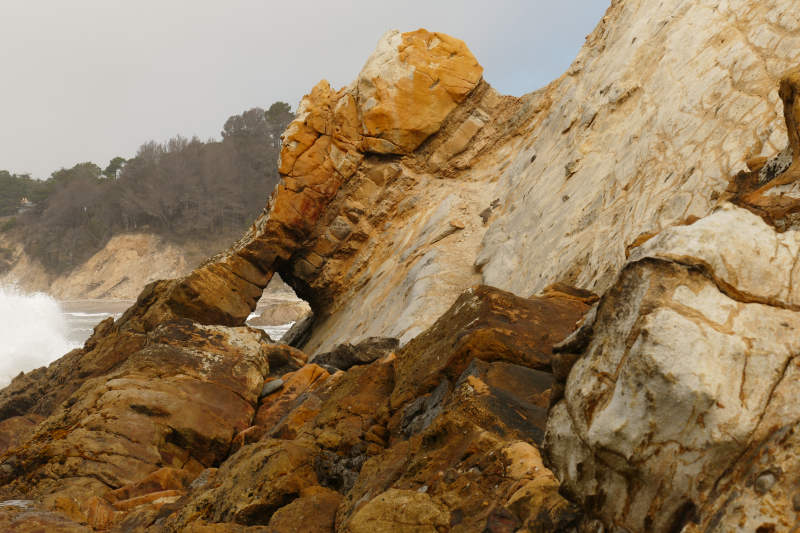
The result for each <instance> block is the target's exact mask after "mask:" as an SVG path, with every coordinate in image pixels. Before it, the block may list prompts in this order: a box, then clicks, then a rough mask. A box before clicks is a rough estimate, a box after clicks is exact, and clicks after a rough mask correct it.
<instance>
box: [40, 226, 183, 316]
mask: <svg viewBox="0 0 800 533" xmlns="http://www.w3.org/2000/svg"><path fill="white" fill-rule="evenodd" d="M187 272H189V265H188V264H187V263H186V259H185V257H184V255H183V252H182V251H181V250H180V248H178V247H177V246H175V245H173V244H170V243H167V242H164V240H163V239H162V238H161V237H158V236H156V235H150V234H135V233H134V234H123V235H116V236H114V237H112V238H111V240H109V241H108V244H106V245H105V246H104V247H103V249H102V250H100V251H99V252H98V253H96V254H95V255H94V256H92V257H91V259H89V260H88V261H87V262H85V263H84V264H82V265H81V266H80V267H79V268H78V269H76V270H75V271H73V272H70V273H69V274H67V275H61V276H59V277H58V278H56V279H55V280H54V281H53V283H52V284H51V285H50V290H49V292H50V294H52V295H53V296H54V297H55V298H58V299H59V300H76V299H105V298H116V299H123V300H126V299H134V298H136V297H137V296H138V295H139V293H140V292H141V290H142V287H144V286H145V285H147V284H149V283H152V282H154V281H156V280H158V279H164V278H176V277H180V276H183V275H185V274H186V273H187Z"/></svg>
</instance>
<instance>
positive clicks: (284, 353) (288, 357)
mask: <svg viewBox="0 0 800 533" xmlns="http://www.w3.org/2000/svg"><path fill="white" fill-rule="evenodd" d="M264 352H265V355H266V357H267V362H268V363H269V377H270V378H278V377H281V376H284V375H286V374H288V373H290V372H294V371H296V370H300V369H301V368H303V367H304V366H305V364H306V362H308V356H307V355H306V354H304V353H303V352H301V351H300V350H297V349H295V348H292V347H291V346H287V345H286V344H275V345H270V346H266V347H265V348H264ZM265 386H266V384H265ZM266 394H267V393H265V392H264V391H263V390H262V392H261V396H262V397H263V396H266Z"/></svg>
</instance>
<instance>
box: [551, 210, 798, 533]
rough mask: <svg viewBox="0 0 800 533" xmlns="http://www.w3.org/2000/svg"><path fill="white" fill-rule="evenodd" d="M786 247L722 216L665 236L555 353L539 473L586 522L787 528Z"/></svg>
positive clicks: (790, 241) (791, 382)
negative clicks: (546, 473)
mask: <svg viewBox="0 0 800 533" xmlns="http://www.w3.org/2000/svg"><path fill="white" fill-rule="evenodd" d="M799 243H800V235H799V234H797V233H795V232H787V233H783V234H778V233H775V231H774V229H772V228H770V227H769V226H767V225H766V224H764V223H763V222H762V221H761V220H760V219H759V218H758V217H756V216H755V215H752V214H750V213H748V212H747V211H744V210H741V209H737V208H735V207H733V206H731V205H727V206H726V207H724V208H723V209H722V210H720V211H718V212H716V213H715V214H713V215H711V216H710V217H708V218H706V219H703V220H701V221H699V222H696V223H695V224H693V225H692V226H687V227H677V228H671V229H668V230H665V231H663V232H662V233H661V234H660V235H658V236H657V237H655V238H654V239H652V240H650V241H648V242H647V243H645V244H643V245H642V246H641V247H639V248H637V249H636V250H635V251H634V252H633V254H632V255H631V258H630V260H629V261H628V263H627V265H626V266H625V268H624V269H623V271H622V273H621V274H620V276H619V278H618V280H617V281H616V282H615V283H614V284H613V285H612V286H611V288H609V290H608V291H607V293H606V294H605V295H604V296H603V298H602V300H601V301H600V304H599V306H598V307H597V309H596V313H595V312H593V314H592V315H591V316H590V317H589V318H588V319H587V321H586V323H585V324H584V325H583V326H582V328H581V329H580V330H578V331H577V332H576V333H575V334H574V335H573V336H572V337H571V338H570V339H568V340H567V341H566V342H565V343H564V345H563V346H561V347H560V348H559V349H560V350H561V351H562V352H564V353H562V354H560V355H559V356H558V357H557V359H559V360H560V363H561V364H565V365H567V367H570V366H571V371H570V370H569V368H566V372H565V373H566V374H567V375H568V379H567V380H566V390H565V392H564V395H563V399H561V400H560V401H557V402H556V403H555V405H554V406H553V407H552V409H551V411H550V418H549V420H548V423H547V434H546V438H545V444H546V450H547V457H548V461H549V464H550V466H551V467H552V468H553V470H554V472H555V473H556V475H557V477H558V478H559V480H560V481H561V483H562V489H561V490H562V492H564V493H565V494H568V495H569V496H570V498H571V499H573V501H575V502H578V503H580V504H581V505H582V506H583V507H584V509H585V510H586V511H587V512H588V514H589V515H590V516H592V517H595V518H599V519H600V520H602V521H603V522H604V523H605V525H606V527H607V528H609V529H610V530H614V529H616V528H624V529H625V530H627V531H630V532H645V531H647V532H652V533H657V532H671V531H707V532H712V531H733V530H736V531H739V530H742V531H762V530H763V531H771V530H772V529H769V528H770V527H774V528H775V529H774V530H775V531H778V530H781V529H784V528H789V527H791V526H792V525H793V524H794V523H795V522H796V512H795V510H794V507H793V505H794V504H793V498H794V494H795V491H796V487H797V483H798V475H800V465H798V464H797V460H796V446H797V443H796V438H795V434H796V432H797V427H796V426H797V420H800V417H798V415H800V413H798V412H797V407H796V405H797V403H796V402H795V401H794V399H793V398H794V397H796V395H797V394H798V380H797V376H796V374H798V369H800V367H798V363H797V361H796V357H795V355H796V354H797V353H798V351H799V350H800V336H799V335H798V333H797V332H798V331H800V314H799V313H798V311H799V310H800V307H799V306H798V305H799V304H800V300H798V294H797V289H796V287H797V285H796V283H795V282H794V281H793V280H794V278H795V277H796V276H797V272H796V264H797V260H798V257H800V244H799ZM556 377H558V376H556ZM770 524H772V526H770ZM684 528H685V529H684ZM740 528H741V529H740ZM759 528H761V529H759ZM765 528H766V529H765ZM787 530H788V529H787Z"/></svg>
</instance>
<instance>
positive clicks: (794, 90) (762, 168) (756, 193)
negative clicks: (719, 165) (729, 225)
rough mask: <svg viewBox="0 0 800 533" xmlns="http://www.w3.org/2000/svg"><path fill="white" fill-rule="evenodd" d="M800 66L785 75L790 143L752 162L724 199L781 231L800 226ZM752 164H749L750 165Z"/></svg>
mask: <svg viewBox="0 0 800 533" xmlns="http://www.w3.org/2000/svg"><path fill="white" fill-rule="evenodd" d="M798 92H800V69H795V70H793V71H792V72H790V73H788V74H787V75H785V76H784V77H783V79H782V80H781V83H780V96H781V99H782V100H783V109H784V120H785V121H786V129H787V130H788V132H789V146H787V147H786V150H784V151H783V152H782V153H780V154H778V156H777V157H775V158H773V159H771V160H767V159H766V158H762V159H761V160H759V161H753V162H752V164H753V167H752V168H749V172H748V171H742V172H740V173H739V174H737V175H736V177H735V178H734V179H733V180H732V181H731V183H730V184H729V185H728V188H727V190H726V191H725V192H726V194H725V195H723V196H722V198H721V200H724V201H730V202H732V203H734V204H736V205H738V206H741V207H744V208H746V209H748V210H750V211H752V212H753V213H755V214H757V215H759V216H760V217H761V218H762V219H764V221H765V222H767V223H768V224H770V225H772V226H774V227H775V228H777V229H778V230H779V231H787V230H797V229H800V201H798V200H800V188H798V187H799V186H798V184H797V182H798V180H800V133H798V131H800V130H799V129H800V97H798ZM748 166H749V165H748Z"/></svg>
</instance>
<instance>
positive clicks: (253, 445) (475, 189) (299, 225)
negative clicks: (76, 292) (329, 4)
mask: <svg viewBox="0 0 800 533" xmlns="http://www.w3.org/2000/svg"><path fill="white" fill-rule="evenodd" d="M798 20H800V6H798V5H797V4H796V3H792V2H788V1H787V2H780V1H778V0H775V1H771V2H760V3H749V4H748V3H743V2H700V1H688V0H687V1H682V0H672V1H669V2H660V1H659V2H656V1H653V0H617V1H615V2H613V4H612V6H611V7H610V8H609V10H608V12H607V14H606V16H605V17H604V18H603V20H602V21H601V22H600V24H599V25H598V26H597V28H596V29H595V31H594V32H593V33H592V34H590V35H589V36H588V38H587V42H586V45H585V46H584V48H583V49H582V51H581V53H580V55H579V57H578V59H577V60H576V61H575V63H574V64H573V65H572V67H571V68H570V69H569V71H568V72H567V73H565V74H564V76H562V77H561V78H559V79H558V80H556V81H554V82H553V83H552V84H550V85H548V86H547V87H545V88H543V89H541V90H538V91H536V92H534V93H531V94H529V95H526V96H524V97H521V98H515V97H509V96H503V95H500V94H498V93H497V92H496V91H495V90H494V89H492V88H491V86H490V85H489V84H488V82H487V81H486V80H484V79H483V69H482V67H481V66H480V64H479V63H478V61H477V59H476V58H475V57H474V56H473V55H472V53H471V52H470V51H469V49H468V48H467V46H466V44H465V43H464V42H462V41H460V40H459V39H456V38H454V37H451V36H448V35H444V34H441V33H436V32H429V31H427V30H418V31H414V32H408V33H400V32H398V31H395V30H393V31H390V32H388V33H387V34H385V35H384V37H383V38H382V39H381V40H380V42H379V43H378V46H377V48H376V51H375V52H374V53H373V55H372V56H371V57H370V58H369V59H368V61H367V63H366V64H365V66H364V68H363V69H362V71H361V72H360V73H359V75H358V77H357V78H356V79H355V80H354V81H353V83H351V84H350V85H349V86H347V87H345V88H342V89H340V90H338V91H337V90H334V89H332V88H331V87H330V86H329V84H328V83H327V82H325V81H322V82H320V83H319V84H318V85H317V86H315V87H314V88H313V89H312V91H311V92H310V93H309V94H308V95H307V96H305V97H304V99H303V100H302V102H301V104H300V106H299V107H298V110H297V115H296V118H295V120H294V121H293V122H292V123H291V124H290V125H289V127H288V129H287V130H286V132H285V133H284V135H283V144H282V150H281V159H280V163H279V172H280V175H281V183H280V185H279V186H278V187H277V188H276V190H275V191H274V192H273V194H272V196H271V197H270V200H269V203H268V205H267V206H266V208H265V210H264V213H263V214H262V215H261V216H260V217H259V218H258V219H257V220H256V221H255V222H254V223H253V225H252V227H251V228H250V229H249V230H248V231H247V232H246V234H245V235H244V236H243V237H242V238H241V239H239V240H238V241H236V243H234V244H233V246H231V248H230V249H228V250H227V251H225V252H223V253H221V254H218V255H215V256H213V257H211V258H210V259H208V260H207V261H206V262H204V263H203V264H202V265H200V266H199V267H198V268H197V269H195V270H193V271H191V272H189V273H187V274H185V275H183V276H180V277H176V278H174V279H165V280H160V281H155V282H153V283H150V284H149V285H148V286H147V287H146V288H145V289H144V291H142V293H141V294H140V295H139V296H138V299H137V301H136V303H135V304H134V305H133V306H132V307H131V308H130V309H129V310H128V311H127V312H126V313H125V314H124V315H123V316H122V317H121V318H119V319H118V320H116V321H114V320H112V319H108V320H106V321H104V322H102V323H100V324H99V325H98V326H97V328H96V329H95V332H94V335H93V336H92V337H91V338H90V339H89V340H88V341H87V343H86V345H85V346H84V347H83V348H82V349H79V350H74V351H73V352H71V353H69V354H67V355H65V356H64V357H63V358H62V359H60V360H59V361H56V362H55V363H53V364H52V365H51V366H50V367H48V368H41V369H37V370H34V371H32V372H30V373H28V374H24V375H20V376H18V377H17V378H16V379H15V380H14V381H13V382H12V383H11V385H9V386H8V387H7V388H6V389H4V390H3V391H1V392H0V453H2V454H3V455H1V456H0V500H3V501H6V502H13V503H7V504H6V505H5V506H3V507H0V524H1V525H3V526H4V527H5V528H6V529H11V530H17V531H36V529H34V528H36V527H45V528H47V527H49V528H51V530H54V531H55V530H59V531H75V532H78V531H80V532H88V531H113V532H115V533H121V532H126V533H131V532H147V533H166V532H187V533H188V532H193V533H211V532H214V533H256V532H259V533H284V532H285V533H288V532H291V531H314V532H320V533H323V532H325V533H328V532H349V533H361V532H373V531H386V532H398V533H400V532H412V531H413V532H425V533H433V532H436V533H445V532H452V533H467V532H475V533H479V532H480V533H485V532H489V533H501V532H502V533H506V532H515V531H524V532H537V533H544V532H576V533H578V532H580V533H589V532H592V533H599V532H608V531H613V532H617V531H627V532H629V533H633V532H642V533H644V532H659V533H661V532H663V533H677V532H686V533H690V532H701V531H702V532H708V533H711V532H728V531H731V532H732V531H756V532H759V533H768V532H777V531H790V530H793V528H796V527H797V524H798V523H800V515H798V513H800V505H799V503H800V497H799V496H798V493H797V487H798V486H800V465H799V464H798V462H797V453H796V452H797V446H798V443H797V433H798V420H800V416H798V413H796V411H797V407H796V401H795V398H796V396H797V393H798V383H800V382H798V379H797V374H798V372H797V358H796V354H797V353H798V346H799V345H798V342H800V341H798V338H797V334H796V331H797V330H798V328H799V327H800V314H798V313H799V312H800V303H798V295H797V294H796V293H797V290H798V289H797V287H798V284H797V283H796V282H795V277H796V276H797V266H796V265H797V259H798V257H799V256H800V244H799V243H800V233H798V232H797V231H796V230H797V229H800V226H797V223H796V217H797V213H798V212H800V202H798V198H800V197H798V196H797V194H795V190H794V189H795V186H796V183H797V179H798V177H800V175H799V174H798V172H797V169H798V165H800V140H798V139H800V133H798V124H800V119H798V117H800V114H798V113H800V100H799V99H798V98H797V95H798V92H800V77H798V70H797V66H798V61H797V60H798V57H800V33H798V32H797V29H798V28H800V23H799V22H798ZM276 273H278V274H280V276H281V278H282V279H283V280H284V281H286V282H287V283H288V284H290V285H291V286H292V287H293V289H294V290H295V291H296V292H297V294H298V295H299V296H301V297H302V298H303V299H304V300H306V301H307V302H308V303H309V304H310V306H311V308H312V310H313V312H314V315H313V318H309V319H306V320H304V321H302V322H298V324H297V327H296V328H294V329H293V330H292V331H290V332H289V333H288V334H287V336H286V337H285V338H284V339H283V342H285V344H279V343H276V342H274V341H273V340H272V339H270V338H269V337H268V336H266V335H265V334H263V333H262V332H260V331H257V330H254V329H252V328H249V327H247V326H245V325H244V324H245V320H246V319H247V318H248V316H250V314H251V313H252V312H253V311H254V310H255V309H256V306H257V303H258V300H259V298H261V296H262V292H263V290H264V289H265V287H266V286H267V285H268V283H269V282H270V280H271V279H272V277H273V276H274V275H275V274H276Z"/></svg>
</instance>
